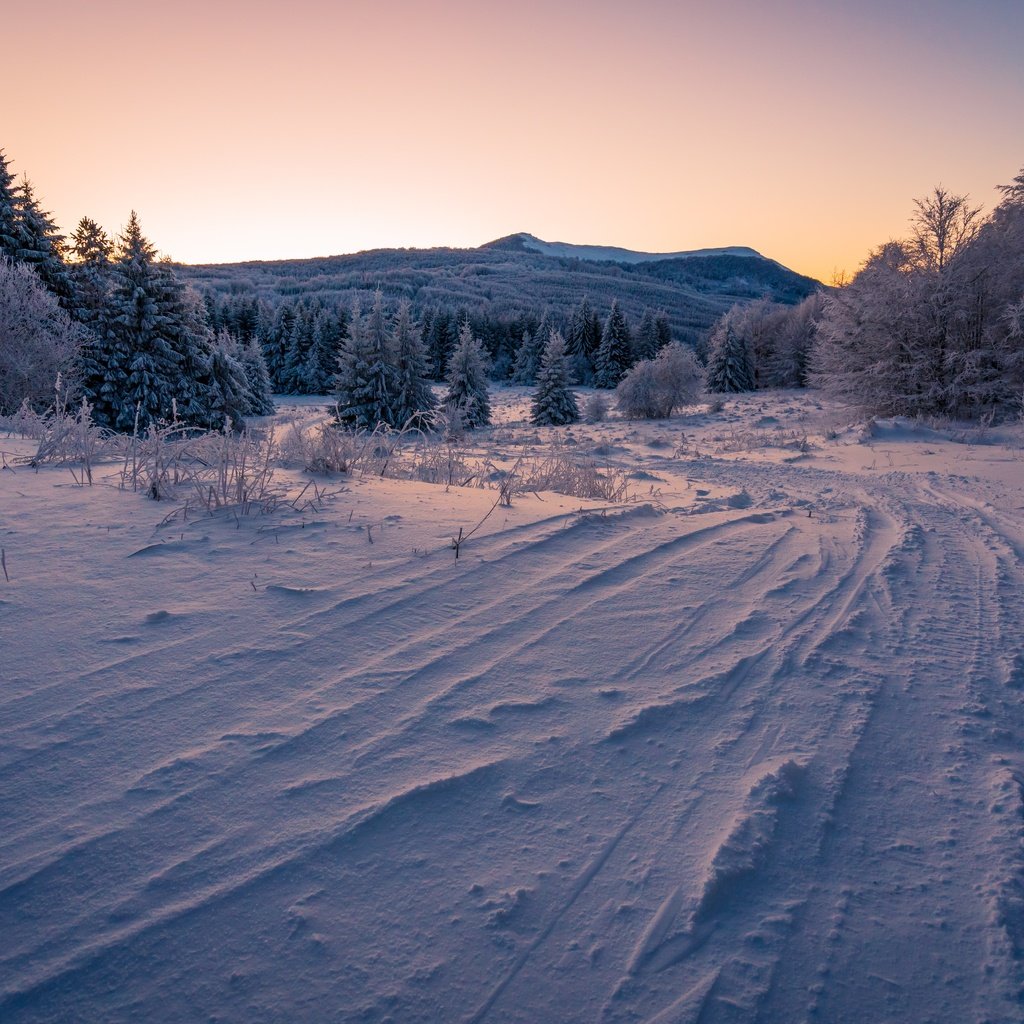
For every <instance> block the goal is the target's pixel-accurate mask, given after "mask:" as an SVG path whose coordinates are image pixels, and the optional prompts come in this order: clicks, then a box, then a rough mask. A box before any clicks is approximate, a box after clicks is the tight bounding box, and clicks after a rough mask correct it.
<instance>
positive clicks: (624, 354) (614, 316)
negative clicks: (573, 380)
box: [594, 299, 633, 388]
mask: <svg viewBox="0 0 1024 1024" xmlns="http://www.w3.org/2000/svg"><path fill="white" fill-rule="evenodd" d="M632 348H633V346H632V340H631V338H630V333H629V325H628V324H627V323H626V317H625V316H624V315H623V312H622V310H621V309H620V308H619V301H618V299H613V300H612V308H611V310H609V312H608V319H607V321H605V325H604V331H603V332H602V333H601V344H600V346H599V347H598V350H597V359H596V366H595V371H594V384H595V385H596V386H597V387H599V388H614V387H615V386H616V385H617V384H618V383H619V381H620V380H622V378H623V376H624V375H625V373H626V371H627V370H628V369H629V368H630V366H632V364H633V351H632Z"/></svg>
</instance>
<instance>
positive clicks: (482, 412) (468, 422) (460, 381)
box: [443, 323, 491, 430]
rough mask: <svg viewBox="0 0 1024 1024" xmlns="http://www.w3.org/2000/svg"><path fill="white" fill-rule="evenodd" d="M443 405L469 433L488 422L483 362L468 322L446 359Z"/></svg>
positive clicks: (489, 412) (487, 392)
mask: <svg viewBox="0 0 1024 1024" xmlns="http://www.w3.org/2000/svg"><path fill="white" fill-rule="evenodd" d="M443 404H444V407H445V408H446V409H447V410H448V411H449V413H451V414H452V415H454V416H457V417H458V418H459V420H460V422H461V424H462V426H464V427H466V428H467V429H469V430H473V429H474V428H476V427H485V426H487V425H488V424H489V423H490V422H491V399H490V393H489V391H488V387H487V366H486V361H485V359H484V353H483V350H482V349H481V348H480V342H478V341H477V340H476V338H474V337H473V331H472V328H471V327H470V326H469V324H468V323H467V324H463V325H462V329H461V330H460V331H459V343H458V345H456V347H455V350H454V351H453V352H452V354H451V356H450V358H449V360H448V390H447V391H446V392H445V396H444V399H443Z"/></svg>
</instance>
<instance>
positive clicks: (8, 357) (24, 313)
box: [0, 257, 83, 414]
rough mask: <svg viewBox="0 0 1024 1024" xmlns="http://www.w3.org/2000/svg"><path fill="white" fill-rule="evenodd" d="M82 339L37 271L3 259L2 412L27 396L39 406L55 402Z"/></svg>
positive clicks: (0, 287) (0, 324) (0, 288)
mask: <svg viewBox="0 0 1024 1024" xmlns="http://www.w3.org/2000/svg"><path fill="white" fill-rule="evenodd" d="M82 340H83V337H82V329H81V328H80V327H79V326H78V325H77V324H75V323H73V322H72V320H71V319H70V317H69V316H68V314H67V313H66V312H65V311H64V310H63V309H61V307H60V305H59V304H58V303H57V300H56V298H55V297H54V296H53V295H51V294H50V293H49V292H48V291H47V290H46V289H45V288H44V287H43V285H42V282H41V281H40V280H39V278H38V277H37V276H36V274H35V273H34V272H33V271H32V270H31V269H30V268H29V267H27V266H25V265H24V264H19V263H15V262H14V261H13V260H11V259H9V258H8V257H0V414H9V413H13V412H14V411H15V410H16V409H17V408H18V407H19V406H20V405H21V403H22V402H23V401H24V400H26V399H27V400H28V402H29V404H30V405H32V406H33V407H34V408H36V409H43V408H45V407H46V405H48V404H49V403H50V402H52V401H53V394H54V384H55V382H56V380H57V376H58V374H61V375H63V376H64V378H65V380H66V381H67V379H68V377H69V376H70V375H71V374H72V373H73V372H74V368H75V362H76V357H77V355H78V352H79V347H80V345H81V343H82ZM71 384H72V385H73V382H71ZM72 389H73V388H72V387H71V386H69V387H66V388H65V390H72Z"/></svg>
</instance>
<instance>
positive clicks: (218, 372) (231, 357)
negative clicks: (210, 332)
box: [209, 330, 254, 432]
mask: <svg viewBox="0 0 1024 1024" xmlns="http://www.w3.org/2000/svg"><path fill="white" fill-rule="evenodd" d="M237 350H238V344H237V342H236V341H235V340H234V339H233V338H232V337H231V335H230V334H228V332H227V331H224V330H222V331H221V332H220V333H219V334H218V335H217V341H216V343H215V344H214V346H213V351H212V353H211V356H210V424H209V425H210V427H211V428H212V429H215V430H225V429H231V430H234V431H236V432H237V431H241V430H244V429H245V417H246V416H247V415H248V414H249V413H250V412H251V411H252V407H253V404H254V402H253V396H252V394H251V392H250V391H249V388H248V384H247V382H246V376H245V368H244V367H243V366H242V363H241V362H240V361H239V360H238V359H237V358H236V353H237Z"/></svg>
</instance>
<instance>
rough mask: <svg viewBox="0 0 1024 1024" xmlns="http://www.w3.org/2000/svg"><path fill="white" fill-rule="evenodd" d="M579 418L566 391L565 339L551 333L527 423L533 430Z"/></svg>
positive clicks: (573, 402) (574, 420) (568, 391)
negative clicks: (529, 423) (529, 421)
mask: <svg viewBox="0 0 1024 1024" xmlns="http://www.w3.org/2000/svg"><path fill="white" fill-rule="evenodd" d="M579 418H580V410H579V406H578V405H577V404H576V396H575V395H574V394H573V393H572V392H571V391H570V390H569V368H568V366H567V365H566V356H565V339H564V338H563V337H562V335H561V334H560V333H559V332H558V331H556V330H554V329H552V330H551V331H550V333H549V336H548V343H547V345H546V346H545V347H544V357H543V366H542V369H541V372H540V377H539V379H538V381H537V390H536V392H535V393H534V396H533V402H532V405H531V416H530V420H531V422H532V423H534V424H536V425H537V426H561V425H563V424H565V423H575V422H576V421H577V420H578V419H579Z"/></svg>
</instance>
